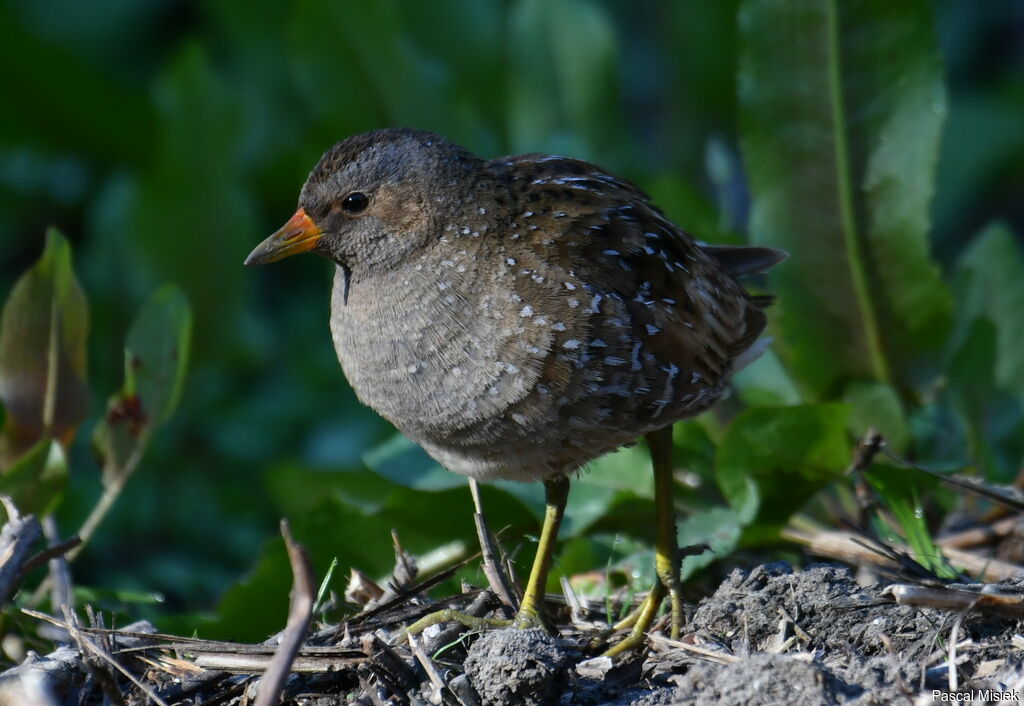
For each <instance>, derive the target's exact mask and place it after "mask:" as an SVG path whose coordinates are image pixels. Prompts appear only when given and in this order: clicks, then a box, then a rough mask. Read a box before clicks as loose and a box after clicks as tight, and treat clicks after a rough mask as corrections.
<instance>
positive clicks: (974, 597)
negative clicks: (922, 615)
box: [885, 584, 1024, 618]
mask: <svg viewBox="0 0 1024 706" xmlns="http://www.w3.org/2000/svg"><path fill="white" fill-rule="evenodd" d="M885 590H886V592H888V593H891V594H892V597H893V598H895V599H896V602H897V603H899V604H900V605H911V606H915V607H919V608H939V609H942V610H955V611H958V612H962V613H966V612H967V611H970V610H977V611H980V612H983V613H990V614H993V613H994V614H996V615H1002V616H1005V617H1010V618H1024V596H1020V595H1017V594H1013V593H1000V592H999V590H998V589H997V588H994V587H992V586H983V587H982V588H981V590H980V591H967V590H964V589H962V588H952V587H950V588H930V587H927V586H910V585H907V584H894V585H892V586H889V587H888V588H887V589H885Z"/></svg>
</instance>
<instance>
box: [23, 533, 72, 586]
mask: <svg viewBox="0 0 1024 706" xmlns="http://www.w3.org/2000/svg"><path fill="white" fill-rule="evenodd" d="M81 543H82V540H80V539H79V538H78V537H69V538H68V539H65V540H64V541H63V542H60V543H59V544H54V545H53V546H51V547H47V548H46V549H44V550H42V551H41V552H39V553H38V554H36V555H35V556H34V557H32V558H31V559H29V560H28V561H26V562H25V563H24V564H23V565H22V567H21V574H20V575H19V576H18V583H21V582H22V581H23V580H24V579H25V577H26V576H28V574H29V573H31V572H32V571H35V570H36V569H38V568H39V567H40V566H42V565H43V564H45V563H46V562H48V561H50V560H51V559H53V558H54V557H58V556H62V555H64V554H66V553H67V552H69V551H71V550H72V549H74V548H75V547H77V546H78V545H79V544H81Z"/></svg>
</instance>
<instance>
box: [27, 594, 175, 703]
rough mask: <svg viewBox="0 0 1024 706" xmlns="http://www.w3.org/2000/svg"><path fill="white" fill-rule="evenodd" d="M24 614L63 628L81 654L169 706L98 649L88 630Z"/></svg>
mask: <svg viewBox="0 0 1024 706" xmlns="http://www.w3.org/2000/svg"><path fill="white" fill-rule="evenodd" d="M23 612H24V613H26V614H28V615H33V616H39V617H44V618H45V619H46V620H47V622H50V623H53V624H54V625H57V626H58V627H61V628H63V629H64V630H67V632H68V634H69V635H71V638H72V639H73V640H74V641H75V643H76V644H77V645H78V649H79V651H80V652H82V653H85V652H88V653H89V654H90V655H92V656H94V657H99V658H100V660H102V661H104V662H107V663H108V664H109V665H110V666H112V667H113V668H114V669H116V670H117V671H119V672H121V674H123V675H124V676H125V677H126V678H127V679H128V681H130V682H131V683H132V684H134V685H135V686H136V687H137V688H138V689H139V690H140V691H141V692H142V693H143V694H145V695H146V696H147V697H148V698H149V699H150V700H152V701H153V703H155V704H157V705H158V706H167V702H165V701H164V700H163V699H161V698H160V697H159V696H158V695H157V694H156V692H154V691H153V690H152V689H151V688H149V687H148V686H146V685H145V684H144V683H143V682H142V681H140V680H139V679H138V678H137V677H136V676H135V675H134V674H132V673H131V672H130V671H128V670H127V669H126V668H125V667H123V666H122V665H121V664H120V663H119V662H118V661H117V660H116V659H114V658H113V657H111V656H110V655H108V654H107V653H106V652H104V651H103V650H102V649H100V648H99V647H97V646H96V644H95V643H94V642H93V641H92V640H91V639H89V637H88V634H87V633H88V630H86V629H82V628H79V627H78V626H76V625H72V624H71V622H70V621H69V620H59V619H57V618H54V617H52V616H48V615H45V614H43V613H37V612H36V611H27V610H25V611H23ZM72 617H73V616H72ZM146 637H149V635H146ZM82 656H83V658H84V657H85V655H84V654H83V655H82Z"/></svg>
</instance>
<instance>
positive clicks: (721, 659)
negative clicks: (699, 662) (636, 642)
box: [647, 633, 740, 664]
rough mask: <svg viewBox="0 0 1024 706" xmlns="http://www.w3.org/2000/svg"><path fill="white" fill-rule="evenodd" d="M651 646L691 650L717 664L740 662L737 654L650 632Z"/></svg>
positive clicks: (648, 637)
mask: <svg viewBox="0 0 1024 706" xmlns="http://www.w3.org/2000/svg"><path fill="white" fill-rule="evenodd" d="M647 639H648V640H649V641H650V643H651V646H652V647H654V648H655V649H662V648H665V647H672V648H675V649H679V650H683V651H685V652H689V653H690V654H694V655H697V656H698V657H700V658H701V659H703V660H706V661H708V662H714V663H715V664H733V663H734V662H739V661H740V658H739V657H737V656H736V655H731V654H727V653H725V652H718V651H716V650H709V649H707V648H706V647H698V646H697V645H691V644H689V643H688V642H680V641H679V640H670V639H669V638H667V637H662V636H661V635H658V634H654V633H652V634H650V635H648V636H647Z"/></svg>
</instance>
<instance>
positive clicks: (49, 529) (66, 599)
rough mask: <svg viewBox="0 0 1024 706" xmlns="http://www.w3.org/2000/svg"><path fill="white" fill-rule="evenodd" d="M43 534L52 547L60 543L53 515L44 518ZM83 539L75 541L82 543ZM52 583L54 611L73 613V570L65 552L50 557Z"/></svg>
mask: <svg viewBox="0 0 1024 706" xmlns="http://www.w3.org/2000/svg"><path fill="white" fill-rule="evenodd" d="M43 534H44V535H46V543H47V544H49V545H50V547H55V546H58V545H59V544H60V539H59V538H60V533H59V532H58V531H57V520H56V519H55V518H54V517H53V515H48V516H47V517H44V518H43ZM81 543H82V542H81V540H79V541H77V542H75V545H80V544H81ZM75 545H73V546H75ZM50 584H51V585H52V586H53V591H52V593H51V594H50V605H51V607H52V608H53V612H54V613H71V612H73V611H74V610H75V603H74V595H73V593H72V591H71V570H70V569H69V568H68V562H67V559H65V558H64V552H58V553H57V554H56V555H54V556H53V558H51V559H50Z"/></svg>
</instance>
